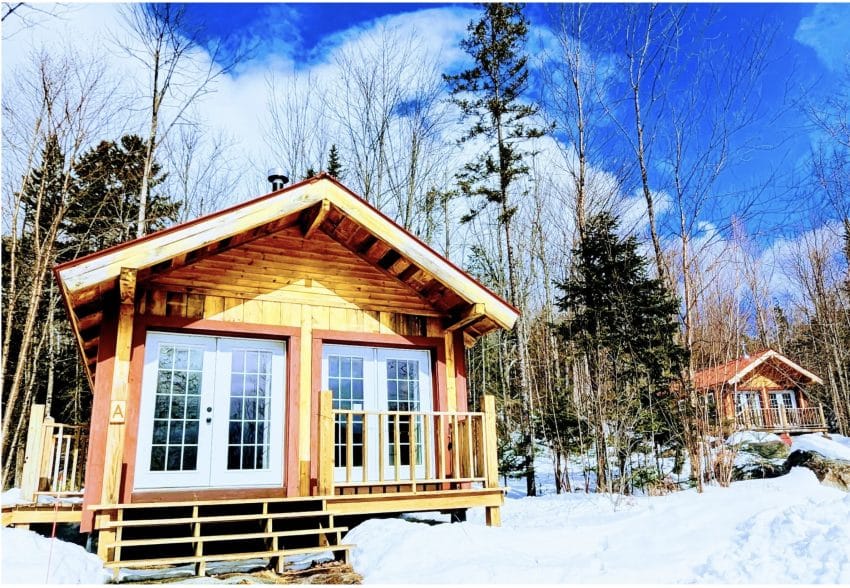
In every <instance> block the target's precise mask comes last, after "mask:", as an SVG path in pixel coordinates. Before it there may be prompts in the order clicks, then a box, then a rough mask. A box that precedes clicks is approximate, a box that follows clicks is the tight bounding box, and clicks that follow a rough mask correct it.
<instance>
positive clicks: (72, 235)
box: [63, 135, 180, 257]
mask: <svg viewBox="0 0 850 588" xmlns="http://www.w3.org/2000/svg"><path fill="white" fill-rule="evenodd" d="M144 170H145V143H144V141H143V140H142V139H141V137H139V136H137V135H125V136H123V137H121V139H120V140H119V141H117V142H116V141H101V142H100V144H98V145H97V146H96V147H94V148H92V149H90V150H89V151H87V152H86V153H84V154H83V155H82V156H81V157H80V159H79V160H78V161H77V164H76V176H77V182H76V183H77V188H76V189H77V192H78V193H77V197H76V198H75V200H74V203H73V205H72V206H71V208H70V210H69V213H68V216H67V218H66V221H65V224H64V227H63V228H64V232H65V234H66V243H65V245H66V249H67V250H68V255H69V256H70V257H79V256H80V255H83V254H86V253H91V252H93V251H99V250H101V249H104V248H106V247H109V246H111V245H116V244H118V243H122V242H124V241H127V240H129V239H131V238H133V236H134V235H136V234H137V233H138V231H137V228H136V223H137V222H138V215H139V193H140V186H141V182H142V177H143V175H144ZM164 179H165V175H164V174H163V173H162V168H161V166H160V165H159V163H158V162H156V161H153V162H152V164H151V175H150V178H149V180H148V188H149V190H150V191H149V193H148V194H149V195H148V203H147V212H146V215H145V216H146V220H145V223H146V227H145V230H144V231H143V232H144V233H145V234H147V233H150V232H152V231H156V230H158V229H161V228H163V227H164V226H165V225H166V224H167V223H168V222H169V221H174V220H176V218H177V213H178V210H179V206H180V205H179V203H177V202H174V201H172V200H171V199H170V198H169V197H168V196H166V195H162V194H158V193H155V192H154V190H155V189H156V187H157V186H158V185H159V184H161V183H162V181H163V180H164Z"/></svg>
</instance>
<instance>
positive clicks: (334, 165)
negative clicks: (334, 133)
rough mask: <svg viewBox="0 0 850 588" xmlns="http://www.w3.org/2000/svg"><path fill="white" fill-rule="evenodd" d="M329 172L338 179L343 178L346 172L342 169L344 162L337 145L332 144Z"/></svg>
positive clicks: (329, 154)
mask: <svg viewBox="0 0 850 588" xmlns="http://www.w3.org/2000/svg"><path fill="white" fill-rule="evenodd" d="M328 173H329V174H330V175H332V176H333V177H335V178H336V179H338V180H341V179H342V176H343V174H344V173H345V172H344V171H343V169H342V162H341V161H340V160H339V151H337V148H336V145H335V144H334V145H331V150H330V151H329V152H328Z"/></svg>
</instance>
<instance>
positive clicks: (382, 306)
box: [150, 227, 444, 332]
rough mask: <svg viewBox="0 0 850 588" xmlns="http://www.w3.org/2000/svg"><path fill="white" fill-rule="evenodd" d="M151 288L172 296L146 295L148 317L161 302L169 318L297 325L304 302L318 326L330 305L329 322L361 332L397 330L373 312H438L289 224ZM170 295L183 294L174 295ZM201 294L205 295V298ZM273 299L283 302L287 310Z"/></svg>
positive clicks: (320, 237) (159, 279)
mask: <svg viewBox="0 0 850 588" xmlns="http://www.w3.org/2000/svg"><path fill="white" fill-rule="evenodd" d="M151 286H152V287H153V289H152V291H151V294H152V295H153V293H154V292H156V291H157V290H159V291H165V292H171V293H172V294H171V300H169V299H167V298H166V299H165V300H163V299H162V298H161V295H160V298H158V299H153V300H150V304H151V305H153V307H154V308H152V312H153V313H154V314H158V313H161V312H163V310H162V305H163V304H165V312H166V313H167V314H169V315H171V314H177V315H178V316H197V317H198V318H201V313H203V318H210V319H213V318H215V319H217V320H231V321H239V322H242V321H244V322H266V321H276V322H278V324H283V325H290V326H299V325H300V324H301V320H300V316H299V312H301V311H302V310H303V309H302V308H301V306H302V305H304V306H307V307H309V309H310V310H309V311H310V312H312V313H313V314H314V316H315V319H314V320H315V321H316V322H318V323H319V324H322V322H323V321H329V320H330V319H331V317H330V313H329V309H332V308H333V309H337V312H335V313H334V316H333V318H334V319H335V320H343V321H344V324H345V325H350V327H351V328H352V329H354V330H364V331H365V332H384V331H383V330H381V327H382V326H383V327H384V330H386V329H387V328H389V329H390V330H391V331H393V332H396V331H397V329H398V325H393V324H391V323H387V322H386V321H390V320H392V319H391V317H389V316H387V317H384V318H383V319H382V318H381V317H380V316H379V315H378V313H388V314H392V315H394V314H408V315H416V316H431V317H441V316H443V315H444V313H442V312H440V311H438V310H436V309H434V307H432V306H431V305H430V304H428V302H426V301H425V300H424V299H423V298H422V297H421V296H419V295H418V294H417V293H416V292H415V291H413V290H412V289H411V288H409V287H407V286H405V285H404V284H402V283H400V282H399V281H398V280H397V279H396V278H394V277H393V276H391V275H389V274H388V273H386V272H384V271H382V270H380V269H377V268H376V267H374V266H372V265H370V264H369V263H367V262H366V261H364V260H362V259H360V258H358V257H356V256H354V255H352V253H351V252H350V251H349V250H347V249H346V248H345V247H343V246H342V245H340V244H339V243H337V242H336V241H334V240H333V239H331V238H330V237H329V236H328V235H326V234H325V233H324V232H322V231H316V232H315V233H314V234H313V235H312V237H311V238H309V239H304V238H302V237H301V235H300V231H299V229H298V228H297V227H291V228H288V229H284V230H282V231H280V232H278V233H276V234H274V235H270V236H267V237H263V238H261V239H257V240H255V241H253V242H251V243H248V244H246V245H243V246H241V247H238V248H236V249H231V250H228V251H226V252H224V253H219V254H216V255H213V256H211V257H209V258H206V259H202V260H200V261H198V262H197V263H194V264H192V265H189V266H185V267H181V268H178V269H176V270H174V271H171V272H167V273H166V274H163V275H161V276H156V277H155V278H154V279H153V280H152V282H151ZM178 292H180V293H183V294H185V295H184V296H176V293H178ZM209 296H212V297H213V299H211V300H210V301H206V298H207V297H209ZM216 298H222V300H221V301H219V300H216ZM202 300H203V302H202ZM275 303H277V304H278V305H281V304H283V303H285V304H286V306H287V307H288V308H287V311H288V312H285V313H284V312H282V307H280V306H278V307H276V306H275ZM237 307H239V308H237ZM341 310H349V311H352V312H349V313H346V312H339V311H341ZM326 316H327V318H325V317H326ZM272 324H274V323H272ZM317 328H328V327H326V326H317Z"/></svg>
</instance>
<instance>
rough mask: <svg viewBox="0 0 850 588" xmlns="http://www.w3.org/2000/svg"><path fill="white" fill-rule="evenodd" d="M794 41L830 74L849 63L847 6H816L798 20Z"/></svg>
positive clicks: (849, 47) (839, 4)
mask: <svg viewBox="0 0 850 588" xmlns="http://www.w3.org/2000/svg"><path fill="white" fill-rule="evenodd" d="M794 39H795V40H797V41H798V42H799V43H802V44H803V45H806V46H808V47H811V48H812V49H814V50H815V52H816V53H817V56H818V58H819V59H820V60H821V61H822V62H823V63H824V65H826V67H828V68H829V69H831V70H833V71H839V70H841V69H842V68H843V67H845V66H846V65H847V64H848V63H850V4H846V3H835V4H817V5H815V7H814V10H813V11H812V13H811V14H810V15H809V16H806V17H803V18H802V19H800V24H798V25H797V30H796V32H795V33H794Z"/></svg>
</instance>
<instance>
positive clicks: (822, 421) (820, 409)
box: [818, 404, 826, 429]
mask: <svg viewBox="0 0 850 588" xmlns="http://www.w3.org/2000/svg"><path fill="white" fill-rule="evenodd" d="M818 415H819V416H820V424H821V427H823V428H824V429H826V417H825V416H823V404H818Z"/></svg>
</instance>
